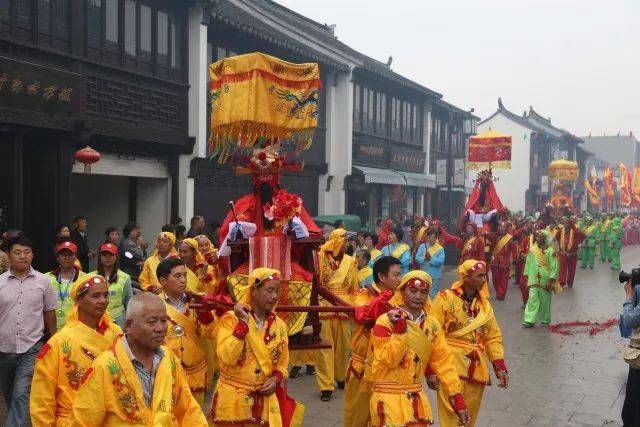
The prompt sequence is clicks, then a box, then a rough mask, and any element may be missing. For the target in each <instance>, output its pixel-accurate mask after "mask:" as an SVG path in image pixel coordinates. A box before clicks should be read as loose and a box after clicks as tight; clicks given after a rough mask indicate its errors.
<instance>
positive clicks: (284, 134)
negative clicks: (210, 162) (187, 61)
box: [209, 52, 321, 163]
mask: <svg viewBox="0 0 640 427" xmlns="http://www.w3.org/2000/svg"><path fill="white" fill-rule="evenodd" d="M320 87H321V82H320V71H319V67H318V64H315V63H305V64H294V63H291V62H287V61H283V60H281V59H278V58H276V57H273V56H270V55H266V54H264V53H259V52H256V53H250V54H246V55H238V56H233V57H230V58H225V59H223V60H220V61H218V62H215V63H213V64H211V65H210V66H209V90H210V96H211V135H210V137H209V155H210V156H211V157H217V158H218V161H219V163H225V162H227V161H228V159H229V158H231V156H232V155H233V154H234V153H235V152H236V151H237V149H238V147H249V148H251V147H253V146H254V145H255V143H256V140H257V139H258V138H259V137H262V138H267V139H271V140H275V139H277V140H279V141H281V142H282V141H284V142H288V141H292V142H293V148H292V151H296V152H299V151H302V150H305V149H307V148H309V146H310V145H311V141H312V136H313V133H314V131H315V128H316V126H317V124H318V114H319V111H318V94H319V90H320Z"/></svg>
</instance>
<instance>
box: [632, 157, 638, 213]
mask: <svg viewBox="0 0 640 427" xmlns="http://www.w3.org/2000/svg"><path fill="white" fill-rule="evenodd" d="M632 189H633V190H632V193H633V201H634V204H635V205H640V166H638V165H635V166H634V167H633V185H632Z"/></svg>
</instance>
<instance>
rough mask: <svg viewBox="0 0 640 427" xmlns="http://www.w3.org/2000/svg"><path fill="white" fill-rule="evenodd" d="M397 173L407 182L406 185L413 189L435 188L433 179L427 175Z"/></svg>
mask: <svg viewBox="0 0 640 427" xmlns="http://www.w3.org/2000/svg"><path fill="white" fill-rule="evenodd" d="M398 173H399V174H400V175H402V176H404V178H405V179H406V180H407V185H411V186H413V187H427V188H436V179H435V177H432V176H429V175H427V174H422V173H413V172H403V171H398Z"/></svg>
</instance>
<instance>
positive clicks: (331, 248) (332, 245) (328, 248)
mask: <svg viewBox="0 0 640 427" xmlns="http://www.w3.org/2000/svg"><path fill="white" fill-rule="evenodd" d="M346 235H347V231H346V230H345V229H343V228H336V229H335V230H333V231H332V232H331V234H329V238H328V239H327V241H326V242H325V244H324V245H322V246H321V247H320V251H321V252H331V255H333V256H334V257H335V256H338V254H339V253H340V249H342V246H343V245H344V241H345V237H346Z"/></svg>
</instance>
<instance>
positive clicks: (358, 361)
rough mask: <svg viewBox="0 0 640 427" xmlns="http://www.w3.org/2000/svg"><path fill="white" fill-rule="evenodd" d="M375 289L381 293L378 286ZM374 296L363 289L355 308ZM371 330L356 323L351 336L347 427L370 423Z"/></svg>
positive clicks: (345, 390)
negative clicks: (368, 364)
mask: <svg viewBox="0 0 640 427" xmlns="http://www.w3.org/2000/svg"><path fill="white" fill-rule="evenodd" d="M373 288H374V289H375V290H376V291H377V292H379V291H380V289H379V288H378V287H377V285H373ZM373 299H374V295H373V294H372V293H371V291H370V290H369V289H367V288H361V289H360V290H358V292H356V294H355V295H354V297H353V305H354V306H355V307H363V306H366V305H369V303H370V302H371V301H372V300H373ZM370 336H371V328H370V327H369V328H367V327H365V326H363V325H360V324H358V323H355V325H354V328H353V332H352V334H351V358H350V359H349V365H348V368H347V375H346V378H345V388H344V407H343V419H344V426H345V427H360V426H366V425H367V423H368V421H369V399H370V397H371V384H370V383H368V382H366V381H364V379H363V376H364V370H365V362H366V360H367V353H368V351H369V338H370Z"/></svg>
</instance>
